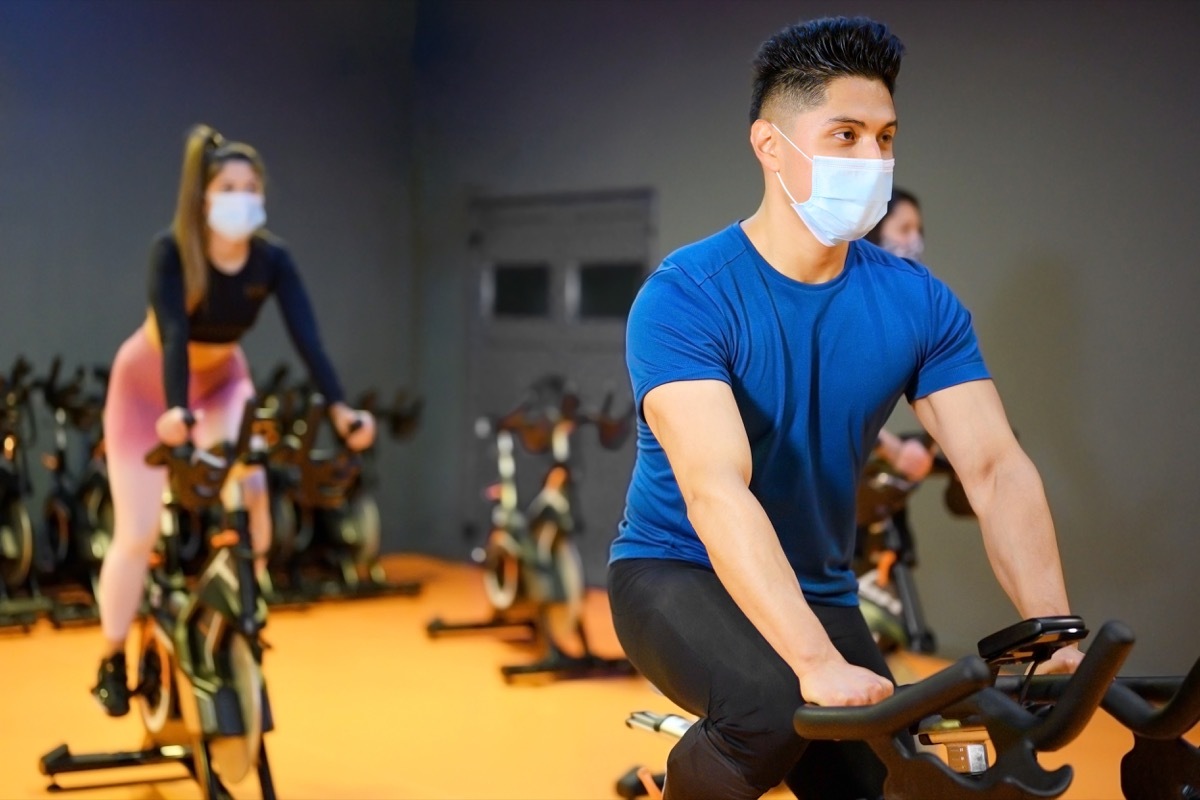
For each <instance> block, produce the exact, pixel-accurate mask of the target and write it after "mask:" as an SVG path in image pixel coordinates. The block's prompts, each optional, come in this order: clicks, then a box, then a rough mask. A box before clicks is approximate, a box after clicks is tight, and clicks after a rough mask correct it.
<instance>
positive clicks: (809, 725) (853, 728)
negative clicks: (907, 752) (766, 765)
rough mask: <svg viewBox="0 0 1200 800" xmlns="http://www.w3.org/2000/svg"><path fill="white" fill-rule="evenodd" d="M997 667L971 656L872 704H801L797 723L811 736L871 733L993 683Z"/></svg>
mask: <svg viewBox="0 0 1200 800" xmlns="http://www.w3.org/2000/svg"><path fill="white" fill-rule="evenodd" d="M991 682H992V672H991V670H990V669H988V665H987V663H986V662H984V660H983V659H982V658H980V657H979V656H966V657H964V658H961V659H959V660H958V661H956V662H954V663H953V664H951V665H950V666H948V667H946V668H945V669H943V670H941V671H940V672H937V673H934V674H933V675H931V676H929V677H928V678H925V679H924V680H922V681H919V682H917V683H913V684H909V685H907V686H900V687H897V689H896V693H895V694H893V695H892V696H891V697H888V698H886V699H884V700H881V701H879V702H878V703H875V704H874V705H869V706H814V705H805V706H801V707H800V708H798V709H796V713H795V714H794V715H793V716H792V724H793V725H794V727H795V729H796V733H798V734H800V735H801V736H802V737H804V738H805V739H870V738H873V737H875V736H884V735H887V734H889V733H892V732H894V731H899V730H902V729H904V728H907V727H908V726H910V725H913V724H915V723H916V722H918V721H919V720H921V719H923V718H924V717H928V716H930V715H932V714H935V713H937V712H938V711H940V710H941V709H943V708H946V707H947V706H951V705H953V704H955V703H957V702H959V701H961V700H965V699H966V698H968V697H970V696H971V695H973V694H975V693H976V692H978V691H979V690H981V689H984V688H986V687H987V686H989V685H991Z"/></svg>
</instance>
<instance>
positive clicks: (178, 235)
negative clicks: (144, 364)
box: [171, 125, 224, 313]
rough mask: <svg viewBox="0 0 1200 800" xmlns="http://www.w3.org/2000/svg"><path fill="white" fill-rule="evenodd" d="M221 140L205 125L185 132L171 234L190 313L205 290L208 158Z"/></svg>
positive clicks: (206, 276) (206, 270) (202, 296)
mask: <svg viewBox="0 0 1200 800" xmlns="http://www.w3.org/2000/svg"><path fill="white" fill-rule="evenodd" d="M223 142H224V139H222V138H221V134H219V133H217V132H216V131H215V130H213V129H212V128H210V127H208V126H207V125H196V126H194V127H193V128H192V129H191V131H189V132H188V137H187V144H185V145H184V149H183V174H182V176H181V177H180V181H179V202H178V204H177V205H176V206H175V220H174V222H172V224H171V232H172V233H173V234H175V243H176V245H178V247H179V260H180V262H181V263H182V264H183V287H184V292H185V295H186V298H187V299H186V303H187V310H188V312H189V313H190V312H191V311H193V310H194V309H195V308H196V306H198V305H199V304H200V302H201V301H202V300H203V299H204V295H205V293H206V292H207V291H208V259H207V258H206V257H205V254H204V225H205V222H204V189H205V186H206V185H207V183H208V156H209V154H210V153H212V152H213V151H214V150H216V149H217V148H218V147H220V146H221V144H222V143H223Z"/></svg>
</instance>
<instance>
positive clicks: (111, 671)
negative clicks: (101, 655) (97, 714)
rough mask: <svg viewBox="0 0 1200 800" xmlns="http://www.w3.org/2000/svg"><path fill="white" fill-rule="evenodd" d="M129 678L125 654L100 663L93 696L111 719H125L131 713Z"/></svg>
mask: <svg viewBox="0 0 1200 800" xmlns="http://www.w3.org/2000/svg"><path fill="white" fill-rule="evenodd" d="M128 682H129V676H128V675H126V673H125V654H124V653H117V654H116V655H113V656H109V657H108V658H106V659H104V660H103V661H101V662H100V674H99V675H98V676H97V677H96V685H95V686H93V687H92V695H93V696H94V697H95V698H96V699H97V700H99V701H100V705H101V706H103V707H104V713H106V714H108V715H109V716H110V717H123V716H125V715H126V714H128V713H129V686H128Z"/></svg>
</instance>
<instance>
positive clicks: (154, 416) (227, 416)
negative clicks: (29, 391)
mask: <svg viewBox="0 0 1200 800" xmlns="http://www.w3.org/2000/svg"><path fill="white" fill-rule="evenodd" d="M162 374H163V373H162V354H161V353H160V352H159V350H158V349H157V348H156V347H155V346H154V345H153V344H152V343H151V341H150V338H149V336H148V334H147V332H146V331H145V329H143V328H139V329H138V330H137V331H135V332H134V334H133V335H132V336H130V337H129V338H128V339H126V340H125V343H124V344H122V345H121V348H120V349H119V350H118V351H117V357H116V359H115V360H114V361H113V365H112V373H111V375H110V377H109V385H108V399H107V401H106V403H105V406H104V440H105V450H106V452H107V454H108V480H109V484H110V485H111V487H112V497H113V515H114V519H113V523H114V525H113V527H114V530H113V539H112V544H111V545H110V546H109V550H108V554H107V555H106V556H105V558H104V564H103V566H102V567H101V570H100V597H99V601H100V625H101V628H102V629H103V631H104V637H105V638H106V639H107V640H108V641H109V642H112V643H118V642H123V641H124V640H125V637H126V636H127V635H128V633H129V628H130V627H131V626H132V624H133V619H134V617H135V616H136V615H137V609H138V605H139V604H140V602H141V598H142V591H143V587H144V585H145V581H146V570H147V567H148V565H149V561H150V554H151V552H152V551H153V550H154V545H155V542H156V541H157V539H158V532H159V528H158V526H159V515H160V513H161V510H162V493H163V489H164V488H165V486H166V473H165V472H164V471H163V470H162V469H161V468H157V467H149V466H147V465H146V463H145V457H146V453H148V452H150V450H152V449H153V448H154V447H155V446H156V445H157V444H158V435H157V434H156V433H155V422H156V421H157V420H158V417H159V416H160V415H161V414H162V413H163V412H164V411H166V397H165V393H164V391H163V378H162ZM253 395H254V385H253V384H252V383H251V381H250V370H249V368H248V367H247V365H246V357H245V356H244V355H243V354H242V351H241V349H240V348H235V349H234V351H233V354H232V355H231V356H230V358H228V359H226V360H225V361H223V362H222V363H220V364H218V365H217V366H215V367H213V368H212V369H208V370H204V371H202V372H198V371H193V372H192V373H191V375H190V378H189V381H188V408H190V409H192V410H193V411H195V412H198V413H197V415H196V416H197V420H196V427H195V429H194V430H193V433H192V437H193V441H194V442H195V443H196V446H197V447H209V446H211V445H213V444H215V443H218V442H221V441H225V440H232V439H235V438H236V436H237V432H238V427H239V425H240V423H241V415H242V409H243V407H244V405H245V403H246V400H247V399H249V398H250V397H252V396H253ZM243 485H245V487H246V489H247V496H246V500H247V505H248V507H249V509H250V524H251V530H252V533H253V537H254V549H255V552H257V553H260V554H263V553H266V551H267V548H268V547H269V545H270V537H271V525H270V514H269V507H268V504H267V498H266V493H265V481H264V480H263V478H262V476H261V474H260V475H256V476H254V477H253V478H252V479H250V480H247V481H244V482H243Z"/></svg>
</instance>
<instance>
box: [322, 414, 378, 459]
mask: <svg viewBox="0 0 1200 800" xmlns="http://www.w3.org/2000/svg"><path fill="white" fill-rule="evenodd" d="M329 416H330V417H331V418H332V419H333V427H334V428H335V429H337V432H338V436H340V437H342V441H343V442H345V443H346V446H347V447H349V448H350V449H351V450H366V449H367V448H368V447H370V446H371V444H372V443H373V442H374V441H375V417H373V416H372V415H371V413H370V412H368V411H355V410H354V409H353V408H351V407H350V406H348V405H346V404H345V403H334V404H333V405H332V406H330V407H329Z"/></svg>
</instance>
